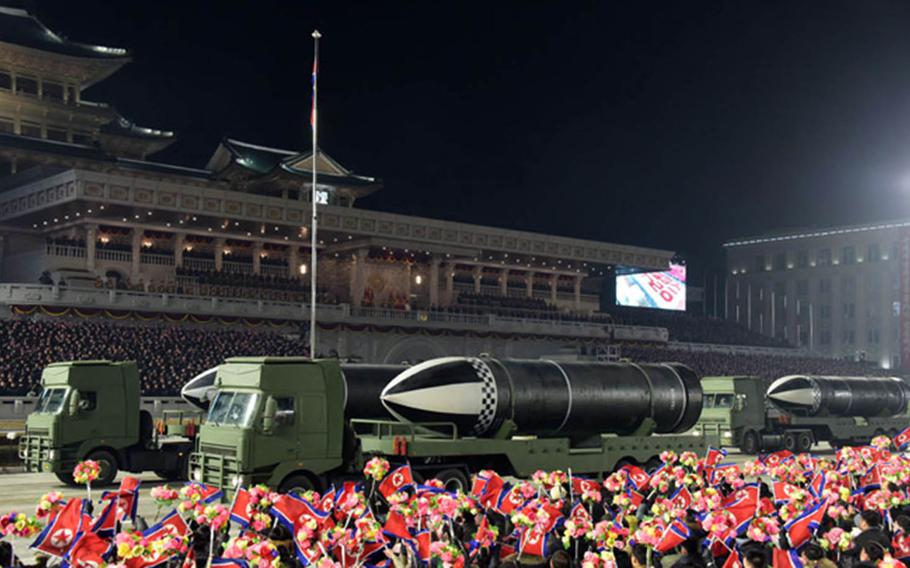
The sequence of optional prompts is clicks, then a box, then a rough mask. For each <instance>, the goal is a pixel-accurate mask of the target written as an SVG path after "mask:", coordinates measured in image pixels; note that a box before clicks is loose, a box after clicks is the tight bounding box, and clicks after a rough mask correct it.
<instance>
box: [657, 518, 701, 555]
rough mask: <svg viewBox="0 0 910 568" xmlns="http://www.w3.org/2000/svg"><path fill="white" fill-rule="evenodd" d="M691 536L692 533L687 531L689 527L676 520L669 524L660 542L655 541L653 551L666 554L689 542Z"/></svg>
mask: <svg viewBox="0 0 910 568" xmlns="http://www.w3.org/2000/svg"><path fill="white" fill-rule="evenodd" d="M691 536H692V533H691V531H689V527H687V526H686V524H685V523H683V522H682V521H680V520H679V519H677V520H675V521H673V522H672V523H670V526H668V527H667V528H666V529H665V530H664V534H663V535H661V537H660V540H659V541H657V545H655V546H654V550H656V551H657V552H660V553H661V554H666V553H667V552H669V551H671V550H673V549H674V548H676V547H677V546H679V545H680V544H682V543H684V542H686V541H687V540H689V538H690V537H691Z"/></svg>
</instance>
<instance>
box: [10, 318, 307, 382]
mask: <svg viewBox="0 0 910 568" xmlns="http://www.w3.org/2000/svg"><path fill="white" fill-rule="evenodd" d="M0 345H3V349H0V392H2V393H3V394H6V395H22V394H26V393H28V392H29V391H32V390H34V389H35V388H36V386H37V385H38V382H39V379H40V378H41V370H42V369H43V368H44V367H45V366H47V365H48V364H49V363H54V362H58V361H73V360H89V359H110V360H114V361H136V363H137V364H138V366H139V376H140V379H141V381H142V391H143V393H144V394H146V395H174V394H177V392H178V391H179V389H180V387H181V386H182V385H183V384H184V383H185V382H186V381H188V380H189V379H191V378H192V377H194V376H195V375H197V374H199V373H201V372H202V371H204V370H206V369H210V368H212V367H214V366H215V365H217V364H219V363H221V362H222V361H224V359H225V358H226V357H233V356H241V355H262V354H269V355H276V356H280V355H305V354H306V349H305V345H304V343H303V342H301V341H299V340H296V339H290V338H288V337H286V336H284V335H280V334H277V333H272V332H264V331H263V332H258V331H238V330H225V329H209V328H206V329H199V328H192V327H188V326H162V327H157V326H156V327H152V326H149V327H128V326H119V325H118V326H116V327H115V326H113V325H112V324H106V323H96V322H81V321H43V320H37V321H36V320H25V319H22V320H0Z"/></svg>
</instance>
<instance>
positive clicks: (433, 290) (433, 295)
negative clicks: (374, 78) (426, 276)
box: [430, 255, 442, 307]
mask: <svg viewBox="0 0 910 568" xmlns="http://www.w3.org/2000/svg"><path fill="white" fill-rule="evenodd" d="M441 263H442V261H441V260H439V257H438V256H436V255H433V258H431V259H430V306H431V307H438V306H439V265H440V264H441Z"/></svg>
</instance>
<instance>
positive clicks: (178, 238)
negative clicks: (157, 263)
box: [174, 233, 186, 268]
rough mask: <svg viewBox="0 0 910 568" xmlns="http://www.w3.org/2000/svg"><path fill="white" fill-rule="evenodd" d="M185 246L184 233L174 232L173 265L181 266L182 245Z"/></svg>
mask: <svg viewBox="0 0 910 568" xmlns="http://www.w3.org/2000/svg"><path fill="white" fill-rule="evenodd" d="M184 246H186V233H174V266H175V267H177V268H183V247H184Z"/></svg>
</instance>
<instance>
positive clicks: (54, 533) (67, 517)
mask: <svg viewBox="0 0 910 568" xmlns="http://www.w3.org/2000/svg"><path fill="white" fill-rule="evenodd" d="M84 508H85V506H84V504H83V500H82V499H70V500H69V501H67V503H66V505H65V506H64V507H63V509H61V510H60V512H59V513H57V514H56V515H55V516H54V518H53V519H52V520H51V522H50V523H48V525H47V526H46V527H44V530H43V531H41V534H39V535H38V538H36V539H35V542H33V543H32V544H31V545H30V547H31V548H34V549H35V550H39V551H41V552H43V553H45V554H47V555H49V556H53V557H55V558H63V556H64V555H65V554H66V551H67V550H69V548H70V546H72V544H73V543H74V542H75V541H76V537H77V536H78V535H79V533H80V532H81V530H82V522H83V518H82V516H83V509H84Z"/></svg>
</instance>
